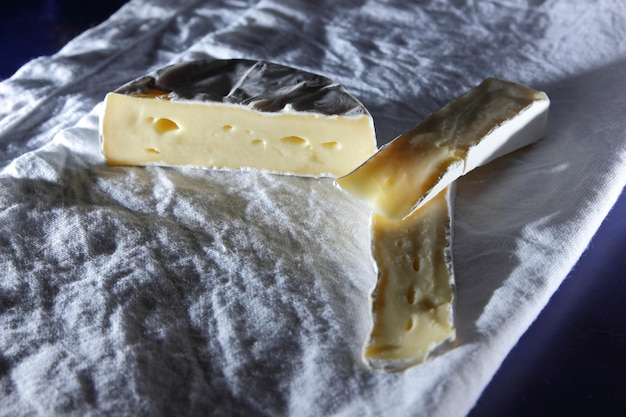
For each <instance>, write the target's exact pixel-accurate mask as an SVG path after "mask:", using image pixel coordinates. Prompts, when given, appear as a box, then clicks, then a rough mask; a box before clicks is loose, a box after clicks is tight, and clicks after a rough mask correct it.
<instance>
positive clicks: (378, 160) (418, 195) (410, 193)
mask: <svg viewBox="0 0 626 417" xmlns="http://www.w3.org/2000/svg"><path fill="white" fill-rule="evenodd" d="M548 107H549V100H548V97H547V96H546V94H545V93H543V92H540V91H536V90H533V89H530V88H527V87H524V86H521V85H518V84H514V83H510V82H505V81H501V80H496V79H493V78H491V79H487V80H485V81H484V82H483V83H482V84H481V85H479V86H478V87H476V88H475V89H473V90H472V91H470V92H469V93H467V94H465V95H463V96H461V97H459V98H457V99H456V100H453V101H452V102H450V103H449V104H448V105H447V106H445V107H444V108H442V109H441V110H439V111H437V112H435V113H434V114H432V115H431V116H430V117H429V118H428V119H427V120H426V121H424V122H423V123H422V124H420V125H418V126H416V127H415V128H414V129H412V130H410V131H408V132H406V133H404V134H402V135H400V136H399V137H397V138H396V139H394V140H393V141H392V142H390V143H389V144H387V145H386V146H384V147H382V148H381V149H380V150H379V151H378V152H377V153H376V154H375V155H374V156H372V157H371V158H370V159H369V160H368V161H367V162H365V163H364V164H363V165H362V166H360V167H359V168H357V169H356V170H355V171H354V172H352V173H350V174H348V175H347V176H344V177H342V178H339V179H337V181H336V182H337V184H338V185H339V186H340V187H341V188H343V189H344V190H345V191H347V192H348V193H350V194H352V195H354V196H356V197H358V198H361V199H363V200H365V201H366V202H368V204H370V206H371V207H372V208H373V210H375V211H376V212H377V213H379V214H381V215H383V216H385V217H387V218H390V219H395V220H399V219H401V218H404V217H406V216H407V215H409V213H411V212H412V211H413V210H415V209H417V208H418V207H419V206H420V205H421V204H424V203H425V202H426V201H428V199H430V198H431V197H433V196H435V195H437V194H438V193H439V192H440V191H441V190H442V189H444V188H445V187H446V186H448V185H449V184H450V183H452V182H453V181H454V180H456V179H457V178H458V177H460V176H461V175H463V174H466V173H467V172H469V171H471V170H472V169H474V168H476V167H478V166H481V165H484V164H486V163H487V162H489V161H491V160H493V159H494V158H497V157H499V156H502V155H504V154H506V153H509V152H512V151H513V150H515V149H518V148H520V147H522V146H526V145H528V144H530V143H532V142H534V141H536V140H538V139H539V138H541V137H542V136H543V132H544V128H545V124H546V118H547V111H548Z"/></svg>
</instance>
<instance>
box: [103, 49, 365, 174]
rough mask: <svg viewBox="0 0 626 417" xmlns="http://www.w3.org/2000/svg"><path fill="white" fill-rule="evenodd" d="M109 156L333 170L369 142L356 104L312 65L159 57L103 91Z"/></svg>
mask: <svg viewBox="0 0 626 417" xmlns="http://www.w3.org/2000/svg"><path fill="white" fill-rule="evenodd" d="M100 136H101V146H102V151H103V154H104V156H105V158H106V159H107V161H108V162H109V163H110V164H112V165H165V166H190V167H200V168H217V169H231V170H238V169H244V170H245V169H257V170H264V171H269V172H273V173H279V174H294V175H301V176H312V177H325V176H328V177H338V176H342V175H345V174H347V173H348V172H350V171H352V170H353V169H354V168H356V167H357V166H359V165H360V164H361V163H363V161H365V160H366V159H367V158H368V157H370V156H371V155H372V154H373V153H374V152H375V151H376V149H377V148H376V138H375V132H374V124H373V121H372V118H371V116H370V115H369V113H368V112H367V110H366V109H365V107H363V105H362V104H361V103H360V102H358V100H356V99H354V97H352V96H350V95H349V94H348V93H347V92H346V91H345V90H344V89H343V88H342V87H341V86H339V85H338V84H336V83H333V82H332V81H331V80H329V79H327V78H325V77H321V76H319V75H315V74H311V73H307V72H304V71H299V70H296V69H293V68H289V67H284V66H280V65H277V64H270V63H265V62H256V61H247V60H226V61H199V62H191V63H185V64H180V65H176V66H172V67H166V68H164V69H161V70H158V71H156V72H154V73H152V74H149V75H146V76H144V77H141V78H139V79H137V80H135V81H133V82H130V83H128V84H126V85H125V86H122V87H120V88H119V89H118V90H116V91H115V92H113V93H109V94H108V95H107V96H106V98H105V105H104V112H103V115H102V117H101V124H100Z"/></svg>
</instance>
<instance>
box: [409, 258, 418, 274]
mask: <svg viewBox="0 0 626 417" xmlns="http://www.w3.org/2000/svg"><path fill="white" fill-rule="evenodd" d="M411 267H412V268H413V271H415V272H417V271H419V270H420V260H419V258H417V257H415V258H413V264H412V265H411Z"/></svg>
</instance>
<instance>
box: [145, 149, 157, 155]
mask: <svg viewBox="0 0 626 417" xmlns="http://www.w3.org/2000/svg"><path fill="white" fill-rule="evenodd" d="M146 152H148V153H152V154H155V155H158V154H160V153H161V152H160V151H159V150H158V149H156V148H146Z"/></svg>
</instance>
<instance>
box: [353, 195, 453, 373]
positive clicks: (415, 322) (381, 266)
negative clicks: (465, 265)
mask: <svg viewBox="0 0 626 417" xmlns="http://www.w3.org/2000/svg"><path fill="white" fill-rule="evenodd" d="M453 194H454V185H452V186H450V187H448V188H447V189H445V190H444V191H442V192H440V193H439V194H438V195H437V196H435V197H434V198H433V199H431V200H430V201H429V202H428V203H426V204H425V205H424V206H423V207H421V208H420V209H419V210H416V211H414V212H413V213H412V214H411V215H410V216H408V217H407V218H405V219H404V220H399V221H393V220H388V219H386V218H384V217H382V216H380V215H378V214H373V217H372V250H373V254H374V259H375V261H376V264H377V266H378V282H377V285H376V288H375V290H374V293H373V296H372V297H373V318H374V326H373V329H372V332H371V336H370V340H369V342H368V343H367V345H366V347H365V351H364V358H365V361H366V363H367V364H369V365H370V366H372V367H374V368H381V369H385V370H391V371H394V370H402V369H404V368H406V367H408V366H411V365H415V364H418V363H421V362H423V361H425V360H427V359H429V358H430V357H432V356H434V355H436V354H438V353H441V352H444V351H445V350H446V349H448V348H450V347H452V346H453V344H454V341H455V338H456V332H455V327H454V317H453V311H454V310H453V301H454V268H453V264H452V207H453V201H452V200H453Z"/></svg>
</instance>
